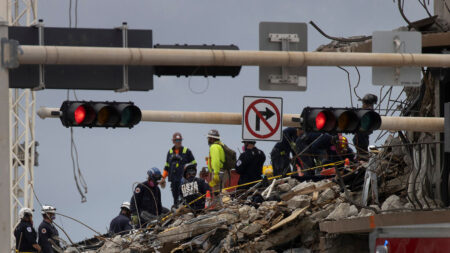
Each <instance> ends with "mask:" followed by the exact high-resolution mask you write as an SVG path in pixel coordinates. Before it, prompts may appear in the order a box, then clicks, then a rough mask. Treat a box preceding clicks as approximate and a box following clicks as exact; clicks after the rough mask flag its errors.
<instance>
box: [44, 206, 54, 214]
mask: <svg viewBox="0 0 450 253" xmlns="http://www.w3.org/2000/svg"><path fill="white" fill-rule="evenodd" d="M41 213H42V214H46V213H53V214H54V213H56V208H54V207H53V206H42V211H41Z"/></svg>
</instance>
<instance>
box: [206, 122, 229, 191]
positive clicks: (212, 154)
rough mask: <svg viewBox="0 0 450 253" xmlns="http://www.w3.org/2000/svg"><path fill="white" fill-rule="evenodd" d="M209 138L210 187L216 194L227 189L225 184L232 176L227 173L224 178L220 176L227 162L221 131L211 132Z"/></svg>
mask: <svg viewBox="0 0 450 253" xmlns="http://www.w3.org/2000/svg"><path fill="white" fill-rule="evenodd" d="M207 138H208V145H209V156H208V170H209V173H210V174H211V181H210V182H209V186H211V188H213V190H214V192H215V191H218V190H220V188H222V189H223V188H225V182H227V181H228V180H229V177H230V176H229V172H227V171H223V175H222V178H220V175H219V173H220V172H221V170H222V168H223V163H224V162H225V151H224V150H223V147H222V143H221V142H220V135H219V131H217V130H216V129H212V130H210V131H209V132H208V135H207Z"/></svg>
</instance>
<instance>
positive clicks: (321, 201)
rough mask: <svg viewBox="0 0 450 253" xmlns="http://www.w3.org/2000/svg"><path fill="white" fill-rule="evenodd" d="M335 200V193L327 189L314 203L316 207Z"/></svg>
mask: <svg viewBox="0 0 450 253" xmlns="http://www.w3.org/2000/svg"><path fill="white" fill-rule="evenodd" d="M335 198H336V193H335V192H334V190H332V189H330V188H328V189H326V190H325V191H323V192H322V193H321V194H320V195H319V198H318V199H317V201H316V203H317V204H318V205H322V204H325V203H327V202H328V201H330V200H333V199H335Z"/></svg>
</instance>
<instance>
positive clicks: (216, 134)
mask: <svg viewBox="0 0 450 253" xmlns="http://www.w3.org/2000/svg"><path fill="white" fill-rule="evenodd" d="M206 137H208V138H213V139H218V140H220V134H219V131H217V130H216V129H211V130H209V132H208V135H206Z"/></svg>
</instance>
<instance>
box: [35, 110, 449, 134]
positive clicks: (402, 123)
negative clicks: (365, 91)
mask: <svg viewBox="0 0 450 253" xmlns="http://www.w3.org/2000/svg"><path fill="white" fill-rule="evenodd" d="M141 112H142V119H141V121H150V122H174V123H197V124H225V125H240V124H241V121H242V114H241V113H231V112H185V111H152V110H141ZM37 114H38V116H39V117H41V118H42V119H45V118H59V108H49V107H41V108H39V110H38V112H37ZM299 116H300V115H299V114H283V126H289V127H296V126H299V122H298V119H299ZM379 129H380V130H390V131H413V132H444V118H429V117H389V116H381V126H380V128H379Z"/></svg>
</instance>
